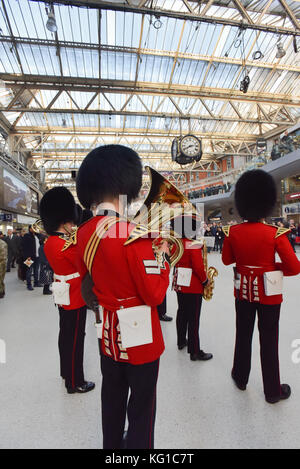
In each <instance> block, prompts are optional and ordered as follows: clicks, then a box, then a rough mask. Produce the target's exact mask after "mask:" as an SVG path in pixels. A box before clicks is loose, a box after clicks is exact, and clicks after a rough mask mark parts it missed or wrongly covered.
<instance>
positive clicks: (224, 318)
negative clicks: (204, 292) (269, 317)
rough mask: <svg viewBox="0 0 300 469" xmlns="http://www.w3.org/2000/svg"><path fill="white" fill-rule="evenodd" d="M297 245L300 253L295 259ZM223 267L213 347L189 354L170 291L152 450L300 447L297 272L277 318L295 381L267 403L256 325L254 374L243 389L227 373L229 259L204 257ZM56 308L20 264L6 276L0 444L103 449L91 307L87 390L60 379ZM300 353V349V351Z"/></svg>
mask: <svg viewBox="0 0 300 469" xmlns="http://www.w3.org/2000/svg"><path fill="white" fill-rule="evenodd" d="M299 254H300V252H299V251H298V257H299ZM208 262H209V265H214V266H215V267H217V269H218V270H219V277H218V278H217V279H216V287H215V292H214V296H213V299H212V300H211V301H209V302H205V301H204V302H203V306H202V315H201V325H200V328H201V346H202V348H203V349H204V350H205V351H206V352H211V353H213V354H214V358H213V360H211V361H209V362H192V361H190V359H189V356H188V354H187V352H186V349H184V350H182V351H178V350H177V346H176V324H175V317H176V308H177V302H176V295H175V293H174V292H172V291H169V292H168V299H167V301H168V314H169V315H171V316H173V318H174V319H173V321H172V322H171V323H162V328H163V334H164V338H165V343H166V351H165V353H164V354H163V356H162V357H161V363H160V374H159V381H158V400H157V418H156V429H155V448H156V449H219V448H220V449H223V448H224V449H230V448H234V449H252V448H262V449H273V448H274V449H276V448H278V449H288V448H299V446H300V419H299V415H300V363H299V364H297V363H295V361H293V360H292V354H293V352H294V353H295V351H296V349H295V348H293V347H292V344H293V342H294V341H295V340H296V339H299V345H298V348H299V347H300V301H299V300H300V289H299V277H290V278H285V281H284V302H283V306H282V310H281V311H282V313H281V322H280V363H281V381H282V383H288V384H290V385H291V387H292V396H291V398H290V399H289V400H288V401H281V402H280V403H278V404H276V405H270V404H267V403H266V402H265V399H264V394H263V387H262V377H261V369H260V358H259V343H258V331H257V327H256V329H255V335H254V341H253V360H252V371H251V376H250V382H249V385H248V388H247V391H246V392H241V391H239V390H238V389H237V388H236V387H235V386H234V383H233V382H232V380H231V377H230V372H231V367H232V359H233V349H234V339H235V313H234V298H233V281H232V267H231V266H230V267H225V266H223V265H222V263H221V259H220V254H218V253H211V254H209V256H208ZM57 337H58V312H57V310H56V309H55V307H54V305H53V301H52V297H51V296H43V295H42V289H41V288H37V289H35V290H34V291H33V292H30V291H27V289H26V287H25V285H24V284H23V282H21V281H20V280H18V279H17V273H16V269H12V271H11V272H10V273H8V274H7V275H6V296H5V298H4V299H3V300H0V339H2V341H5V344H6V363H4V364H1V363H0V448H2V449H3V448H9V449H23V448H28V449H35V448H36V449H38V448H42V449H47V448H52V449H73V448H75V449H76V448H77V449H101V447H102V436H101V414H100V412H101V409H100V390H101V375H100V366H99V354H98V347H97V339H96V332H95V328H94V318H93V314H92V313H91V312H90V311H89V312H88V318H87V327H86V342H85V375H86V379H88V380H91V381H95V382H96V389H95V390H94V391H92V392H90V393H88V394H83V395H81V394H75V395H68V394H67V393H66V391H65V388H64V384H63V382H62V380H61V378H60V377H59V359H58V347H57ZM298 357H300V353H298Z"/></svg>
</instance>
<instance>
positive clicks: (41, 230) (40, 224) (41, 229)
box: [31, 218, 48, 236]
mask: <svg viewBox="0 0 300 469" xmlns="http://www.w3.org/2000/svg"><path fill="white" fill-rule="evenodd" d="M31 228H32V229H33V231H34V232H35V233H37V234H42V235H46V236H48V235H47V233H46V231H45V229H44V227H43V222H42V220H41V219H40V218H39V219H38V220H37V221H36V222H35V223H34V224H33V225H32V226H31Z"/></svg>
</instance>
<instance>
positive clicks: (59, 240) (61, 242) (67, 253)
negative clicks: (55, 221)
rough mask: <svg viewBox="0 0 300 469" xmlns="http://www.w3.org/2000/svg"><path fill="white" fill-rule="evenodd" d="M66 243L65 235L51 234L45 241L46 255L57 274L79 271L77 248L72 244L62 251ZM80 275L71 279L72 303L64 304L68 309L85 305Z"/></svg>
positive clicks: (69, 273) (64, 307)
mask: <svg viewBox="0 0 300 469" xmlns="http://www.w3.org/2000/svg"><path fill="white" fill-rule="evenodd" d="M65 243H66V239H64V238H63V235H62V236H61V237H60V236H50V237H49V238H48V240H47V241H46V243H45V248H44V250H45V255H46V257H47V259H48V262H49V264H50V266H51V268H52V270H53V271H54V273H55V274H56V275H64V276H65V275H71V274H75V273H76V272H78V268H77V248H76V246H75V245H74V244H71V245H70V246H69V247H68V248H67V249H65V250H64V251H62V249H63V248H64V246H65ZM81 281H82V279H81V278H80V277H78V278H74V279H72V280H69V281H68V282H67V283H69V284H70V285H71V286H70V305H69V306H66V305H63V306H62V308H63V309H66V310H71V309H78V308H81V307H82V306H85V302H84V300H83V299H82V296H81Z"/></svg>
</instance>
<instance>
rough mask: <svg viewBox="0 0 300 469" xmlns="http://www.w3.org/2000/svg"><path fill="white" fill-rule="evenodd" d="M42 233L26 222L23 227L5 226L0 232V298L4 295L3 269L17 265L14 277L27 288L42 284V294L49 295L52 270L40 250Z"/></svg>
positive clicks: (6, 269)
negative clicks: (3, 230) (27, 227)
mask: <svg viewBox="0 0 300 469" xmlns="http://www.w3.org/2000/svg"><path fill="white" fill-rule="evenodd" d="M45 240H46V236H44V235H41V234H38V233H35V232H34V230H33V228H32V226H31V225H29V229H28V231H26V230H25V229H21V230H15V229H8V230H7V234H6V235H4V234H3V232H0V298H4V296H5V284H4V277H5V274H6V272H10V271H11V269H15V268H16V269H17V276H18V278H19V279H20V280H21V281H23V282H24V283H25V284H26V288H27V290H29V291H33V290H34V288H39V287H43V294H44V295H50V294H51V290H50V285H51V283H52V281H53V272H52V269H51V267H50V265H49V263H48V261H47V258H46V256H45V253H44V243H45Z"/></svg>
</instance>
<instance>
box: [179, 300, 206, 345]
mask: <svg viewBox="0 0 300 469" xmlns="http://www.w3.org/2000/svg"><path fill="white" fill-rule="evenodd" d="M177 299H178V310H177V317H176V327H177V345H178V346H180V345H183V344H184V343H185V341H186V334H187V336H188V353H192V354H195V353H199V352H200V337H199V326H200V313H201V305H202V295H201V294H200V293H180V292H177Z"/></svg>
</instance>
